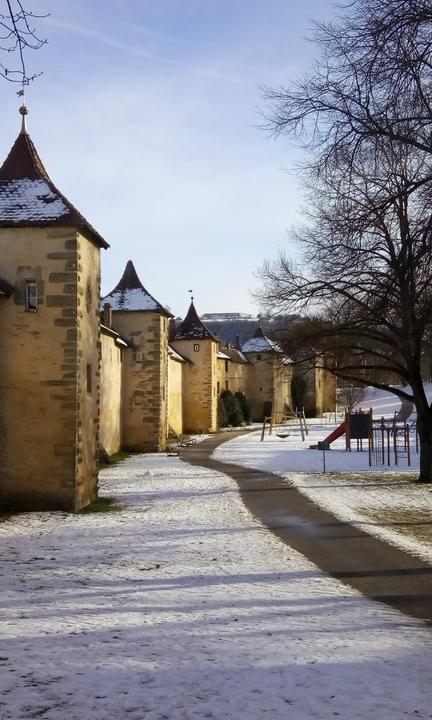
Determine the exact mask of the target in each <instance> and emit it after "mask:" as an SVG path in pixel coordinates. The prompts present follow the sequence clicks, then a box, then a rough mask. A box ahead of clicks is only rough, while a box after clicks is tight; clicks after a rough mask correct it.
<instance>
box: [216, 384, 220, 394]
mask: <svg viewBox="0 0 432 720" xmlns="http://www.w3.org/2000/svg"><path fill="white" fill-rule="evenodd" d="M219 393H220V382H218V384H217V394H218V395H219Z"/></svg>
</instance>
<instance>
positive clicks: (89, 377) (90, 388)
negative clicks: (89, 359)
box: [87, 365, 92, 393]
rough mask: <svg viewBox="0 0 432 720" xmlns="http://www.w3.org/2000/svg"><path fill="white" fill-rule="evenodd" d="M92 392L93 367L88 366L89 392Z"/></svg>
mask: <svg viewBox="0 0 432 720" xmlns="http://www.w3.org/2000/svg"><path fill="white" fill-rule="evenodd" d="M91 391H92V366H91V365H87V392H88V393H91Z"/></svg>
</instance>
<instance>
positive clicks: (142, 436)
mask: <svg viewBox="0 0 432 720" xmlns="http://www.w3.org/2000/svg"><path fill="white" fill-rule="evenodd" d="M112 318H113V327H114V329H115V330H117V332H119V333H120V334H121V335H123V337H125V338H126V339H127V340H128V341H129V342H130V343H131V345H132V347H131V348H128V349H127V350H125V352H124V354H123V357H124V361H123V402H122V406H123V410H122V425H123V446H124V447H125V448H126V449H129V450H134V451H143V452H157V451H159V450H164V449H165V447H166V439H167V430H168V426H167V416H168V333H167V318H166V317H164V316H162V315H159V314H158V313H154V312H141V311H113V314H112Z"/></svg>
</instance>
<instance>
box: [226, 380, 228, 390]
mask: <svg viewBox="0 0 432 720" xmlns="http://www.w3.org/2000/svg"><path fill="white" fill-rule="evenodd" d="M225 388H226V390H229V387H228V380H226V382H225Z"/></svg>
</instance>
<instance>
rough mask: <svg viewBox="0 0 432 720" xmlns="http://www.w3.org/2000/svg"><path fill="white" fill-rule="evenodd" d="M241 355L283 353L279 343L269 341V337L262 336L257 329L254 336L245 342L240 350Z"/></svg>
mask: <svg viewBox="0 0 432 720" xmlns="http://www.w3.org/2000/svg"><path fill="white" fill-rule="evenodd" d="M241 350H242V352H243V353H251V352H254V353H265V352H275V353H281V352H283V350H282V348H281V346H280V345H279V343H277V342H275V341H274V340H271V339H270V338H269V337H267V336H266V335H264V333H263V331H262V328H260V327H259V328H257V329H256V331H255V335H254V336H253V338H250V340H247V341H246V342H245V343H244V344H243V345H242V348H241Z"/></svg>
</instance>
